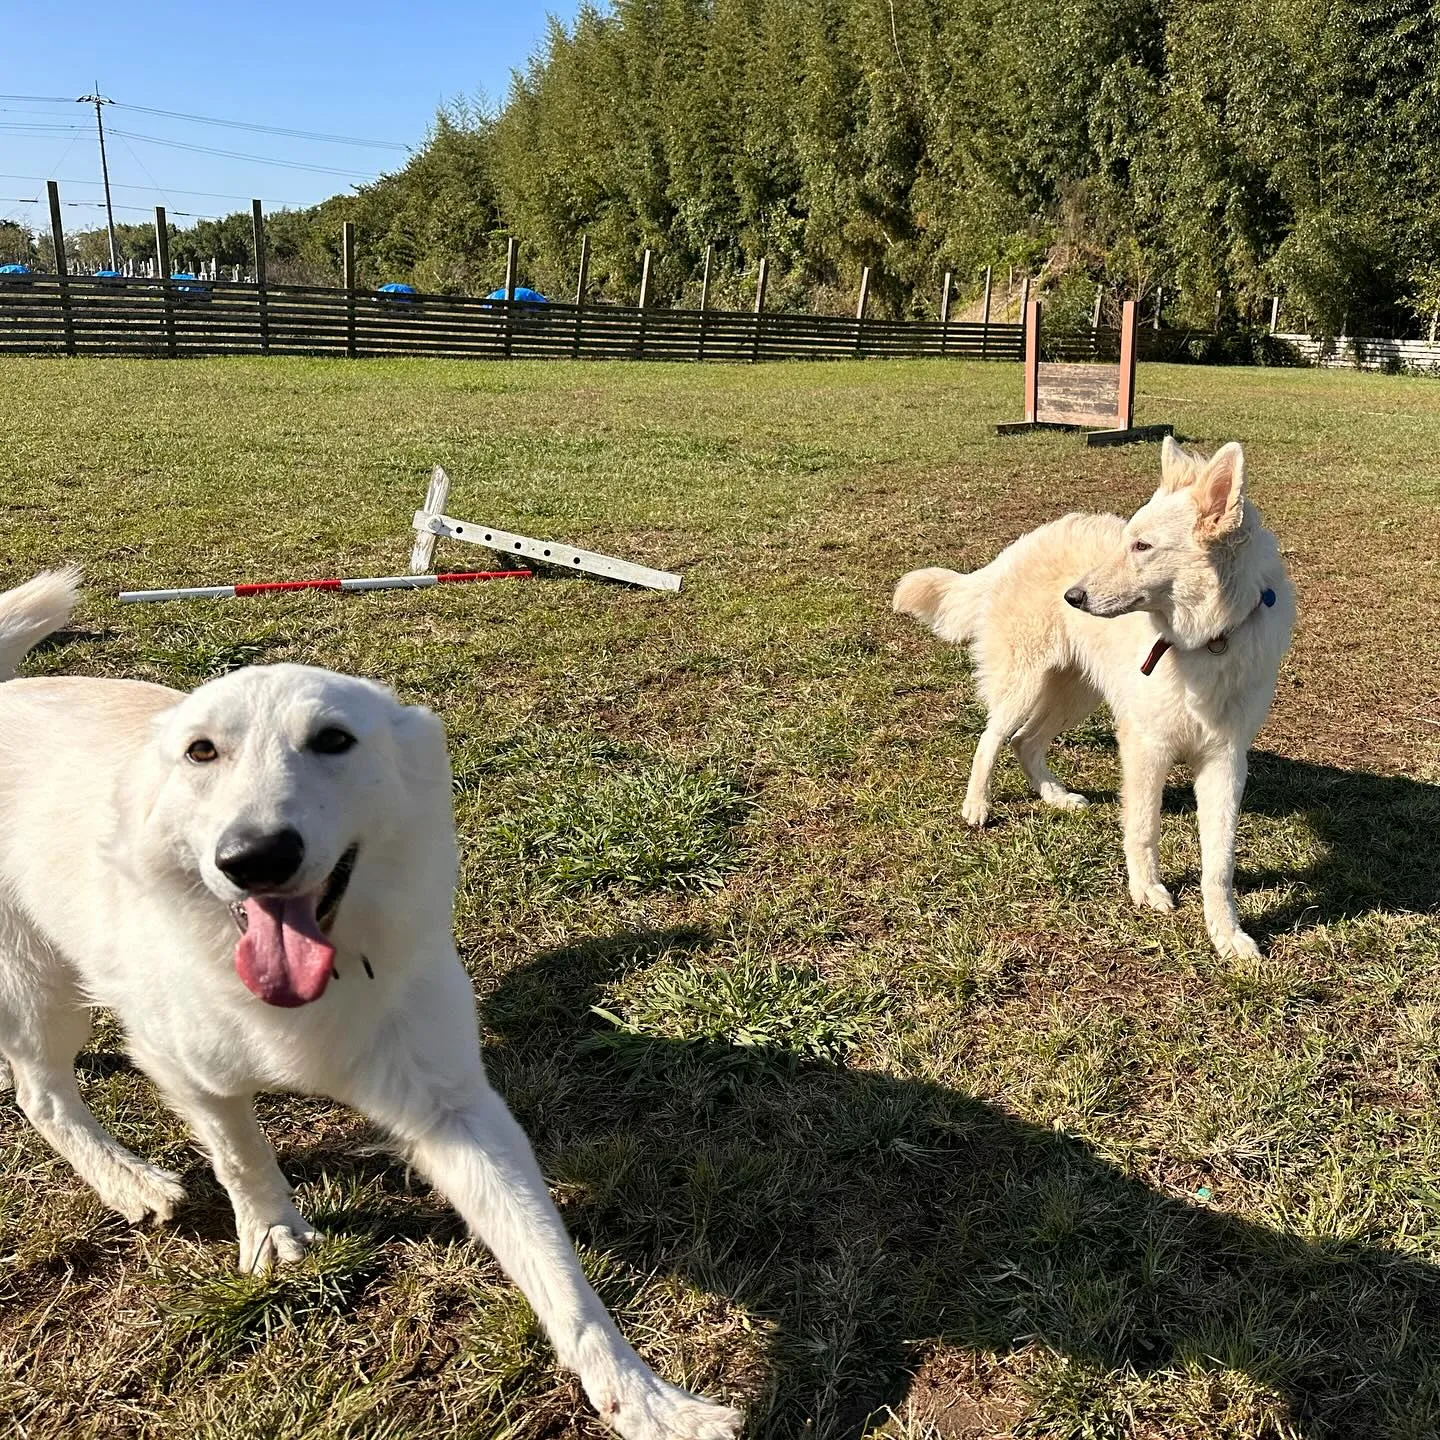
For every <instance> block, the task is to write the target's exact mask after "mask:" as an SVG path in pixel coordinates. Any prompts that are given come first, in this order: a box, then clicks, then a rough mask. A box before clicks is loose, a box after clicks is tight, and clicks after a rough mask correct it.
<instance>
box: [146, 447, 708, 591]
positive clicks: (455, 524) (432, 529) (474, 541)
mask: <svg viewBox="0 0 1440 1440" xmlns="http://www.w3.org/2000/svg"><path fill="white" fill-rule="evenodd" d="M449 493H450V477H449V476H448V475H447V474H446V473H445V471H444V470H443V469H442V468H441V467H440V466H439V465H437V466H436V467H435V469H434V470H433V471H432V472H431V475H430V488H429V489H428V490H427V491H426V492H425V506H424V509H421V510H417V511H416V512H415V519H414V522H413V528H414V531H415V543H414V545H413V547H412V548H411V551H410V574H408V575H378V576H373V577H370V578H367V579H356V580H263V581H258V582H256V583H253V584H236V585H195V586H190V587H188V588H185V589H179V590H122V591H121V592H120V596H119V598H120V600H121V601H122V602H124V603H125V604H134V603H137V602H140V601H146V600H234V599H237V598H243V597H244V596H247V595H271V594H275V593H277V592H279V591H283V590H423V589H425V588H427V587H428V586H431V585H454V584H463V583H466V582H468V581H474V580H529V579H531V578H533V575H534V572H533V571H532V570H519V569H517V570H470V571H464V572H460V573H455V574H444V573H442V574H439V575H431V574H430V573H428V572H429V570H430V565H431V562H432V560H433V559H434V557H435V542H436V541H437V540H438V539H440V538H441V537H442V536H444V537H445V538H447V539H451V540H463V541H465V542H466V543H467V544H469V545H483V546H484V547H485V548H486V549H488V550H494V551H496V552H499V553H503V554H505V555H507V556H508V555H515V556H517V557H520V558H523V559H526V560H538V561H540V562H541V563H542V564H545V565H554V566H557V567H558V568H560V569H562V570H569V571H571V572H572V573H573V572H574V571H576V570H579V571H581V572H583V573H586V574H590V575H600V576H603V577H604V578H605V579H607V580H623V581H624V582H625V583H626V584H629V585H643V586H645V588H646V589H649V590H678V589H679V588H680V585H681V581H682V577H681V576H679V575H675V574H673V573H671V572H670V571H669V570H652V569H650V567H649V566H647V565H635V564H633V563H632V562H631V561H629V560H617V559H616V558H615V556H613V555H601V554H599V553H597V552H596V551H594V550H577V549H576V548H575V547H574V546H573V545H560V544H557V543H556V542H554V541H552V540H535V539H532V538H531V537H530V536H528V535H516V534H513V533H512V532H511V531H509V530H497V529H496V528H495V527H494V526H492V525H475V524H472V523H471V522H470V521H469V520H456V519H454V518H452V517H451V516H449V515H446V514H443V513H442V512H443V511H444V508H445V500H446V497H447V496H448V495H449Z"/></svg>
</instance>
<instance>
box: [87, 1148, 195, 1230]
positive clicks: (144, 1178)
mask: <svg viewBox="0 0 1440 1440" xmlns="http://www.w3.org/2000/svg"><path fill="white" fill-rule="evenodd" d="M97 1188H98V1187H97ZM100 1198H101V1199H102V1200H103V1201H104V1202H105V1203H106V1204H107V1205H108V1206H109V1207H110V1208H111V1209H112V1210H117V1211H119V1213H120V1214H121V1215H123V1216H124V1217H125V1218H126V1219H127V1220H128V1221H129V1222H130V1223H131V1224H132V1225H140V1224H143V1223H144V1222H145V1221H146V1220H151V1221H153V1222H154V1223H155V1224H156V1225H164V1224H165V1223H166V1221H168V1220H169V1219H170V1218H171V1216H173V1215H174V1214H175V1210H176V1207H177V1206H179V1205H181V1204H183V1203H184V1200H185V1187H184V1186H183V1185H182V1184H181V1183H180V1177H179V1176H178V1175H174V1174H172V1173H171V1172H170V1171H169V1170H162V1169H160V1167H159V1166H158V1165H146V1164H145V1163H144V1161H137V1162H136V1163H135V1164H134V1165H126V1166H125V1167H124V1169H123V1170H121V1171H120V1172H119V1173H117V1174H115V1175H113V1176H111V1177H110V1180H109V1183H108V1184H106V1185H105V1187H104V1189H102V1190H100Z"/></svg>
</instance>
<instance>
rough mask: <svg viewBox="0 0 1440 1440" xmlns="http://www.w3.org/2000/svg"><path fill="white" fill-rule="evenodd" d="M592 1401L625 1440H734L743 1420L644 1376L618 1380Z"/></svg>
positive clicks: (728, 1410)
mask: <svg viewBox="0 0 1440 1440" xmlns="http://www.w3.org/2000/svg"><path fill="white" fill-rule="evenodd" d="M587 1389H588V1387H587ZM590 1400H591V1403H592V1404H593V1405H594V1406H595V1411H596V1413H597V1414H598V1415H599V1416H600V1418H601V1419H602V1420H603V1421H604V1422H605V1423H606V1424H607V1425H608V1426H609V1427H610V1428H611V1429H612V1430H613V1431H615V1433H616V1434H617V1435H621V1436H623V1437H624V1440H734V1437H735V1436H736V1435H738V1434H739V1433H740V1425H741V1423H742V1421H743V1420H744V1416H743V1415H741V1413H740V1412H739V1411H738V1410H732V1409H731V1408H730V1407H729V1406H728V1405H717V1404H715V1403H714V1401H711V1400H702V1399H701V1398H700V1397H699V1396H698V1395H692V1394H691V1393H690V1392H689V1391H688V1390H681V1389H679V1388H678V1387H677V1386H674V1385H667V1384H666V1383H665V1382H664V1381H663V1380H661V1379H660V1377H659V1376H658V1375H654V1374H651V1373H650V1371H648V1370H644V1371H638V1372H631V1373H630V1374H626V1375H621V1376H619V1377H617V1379H616V1381H615V1383H614V1384H613V1385H610V1386H607V1387H606V1388H605V1390H604V1391H603V1392H602V1393H598V1394H596V1393H591V1394H590Z"/></svg>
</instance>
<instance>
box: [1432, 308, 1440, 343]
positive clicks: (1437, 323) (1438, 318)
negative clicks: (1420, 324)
mask: <svg viewBox="0 0 1440 1440" xmlns="http://www.w3.org/2000/svg"><path fill="white" fill-rule="evenodd" d="M1437 328H1440V309H1436V310H1433V311H1432V312H1431V314H1430V343H1431V344H1432V345H1433V344H1434V343H1435V331H1436V329H1437Z"/></svg>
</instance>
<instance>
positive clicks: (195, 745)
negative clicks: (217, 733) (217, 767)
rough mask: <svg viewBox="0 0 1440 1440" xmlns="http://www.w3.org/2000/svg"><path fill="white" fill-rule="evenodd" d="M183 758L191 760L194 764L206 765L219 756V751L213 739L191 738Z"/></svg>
mask: <svg viewBox="0 0 1440 1440" xmlns="http://www.w3.org/2000/svg"><path fill="white" fill-rule="evenodd" d="M185 758H186V759H187V760H192V761H194V763H195V764H196V765H208V764H209V763H210V762H211V761H212V760H218V759H219V758H220V752H219V751H218V750H217V749H216V748H215V742H214V741H213V740H205V739H203V738H202V739H200V740H192V741H191V742H190V744H189V745H188V746H186V749H185Z"/></svg>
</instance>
